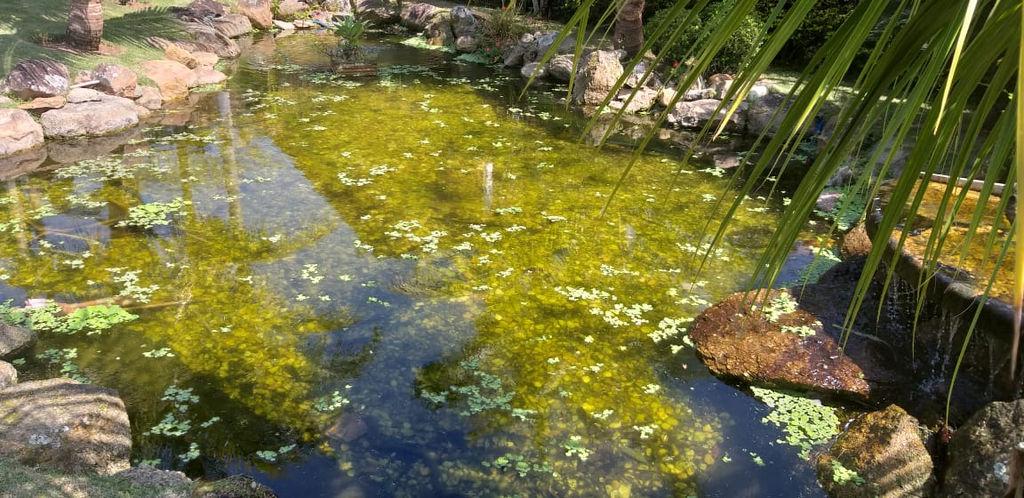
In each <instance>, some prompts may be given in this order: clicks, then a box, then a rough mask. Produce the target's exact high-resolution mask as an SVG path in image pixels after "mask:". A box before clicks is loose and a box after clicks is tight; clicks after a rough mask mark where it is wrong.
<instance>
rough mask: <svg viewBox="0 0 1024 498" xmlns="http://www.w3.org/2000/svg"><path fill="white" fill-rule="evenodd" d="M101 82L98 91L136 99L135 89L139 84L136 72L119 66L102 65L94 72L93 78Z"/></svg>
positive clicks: (97, 87) (97, 86)
mask: <svg viewBox="0 0 1024 498" xmlns="http://www.w3.org/2000/svg"><path fill="white" fill-rule="evenodd" d="M91 79H94V80H99V84H98V85H96V89H97V90H99V91H101V92H104V93H109V94H111V95H116V96H118V97H124V98H128V99H130V98H134V97H135V88H136V87H137V86H138V84H139V77H138V76H136V75H135V71H132V70H131V69H128V68H126V67H124V66H118V65H117V64H100V65H99V66H96V69H94V70H93V71H92V78H91Z"/></svg>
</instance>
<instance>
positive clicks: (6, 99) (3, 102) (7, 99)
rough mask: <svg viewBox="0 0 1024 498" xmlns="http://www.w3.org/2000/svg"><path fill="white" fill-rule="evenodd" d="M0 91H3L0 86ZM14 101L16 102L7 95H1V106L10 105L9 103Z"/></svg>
mask: <svg viewBox="0 0 1024 498" xmlns="http://www.w3.org/2000/svg"><path fill="white" fill-rule="evenodd" d="M0 91H3V88H2V87H0ZM13 103H14V101H13V100H11V98H10V97H7V96H5V95H0V107H4V106H9V105H11V104H13Z"/></svg>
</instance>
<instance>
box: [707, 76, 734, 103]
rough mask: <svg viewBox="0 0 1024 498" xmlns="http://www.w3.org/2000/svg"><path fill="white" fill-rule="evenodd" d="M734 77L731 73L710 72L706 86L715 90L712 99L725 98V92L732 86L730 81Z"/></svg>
mask: <svg viewBox="0 0 1024 498" xmlns="http://www.w3.org/2000/svg"><path fill="white" fill-rule="evenodd" d="M734 79H735V78H733V76H732V75H731V74H721V73H720V74H712V75H711V76H709V77H708V81H707V87H708V89H710V90H711V91H713V92H715V93H714V96H713V97H711V98H713V99H718V100H722V99H724V98H725V94H726V93H728V92H729V88H731V87H732V81H733V80H734Z"/></svg>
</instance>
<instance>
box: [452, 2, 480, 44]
mask: <svg viewBox="0 0 1024 498" xmlns="http://www.w3.org/2000/svg"><path fill="white" fill-rule="evenodd" d="M451 19H452V33H454V34H455V37H456V38H459V37H463V36H476V35H477V31H479V29H480V23H479V22H478V21H477V20H476V16H474V15H473V11H471V10H469V8H468V7H466V6H463V5H457V6H455V7H452V11H451Z"/></svg>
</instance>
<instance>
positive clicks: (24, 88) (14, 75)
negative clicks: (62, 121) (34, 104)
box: [2, 59, 71, 100]
mask: <svg viewBox="0 0 1024 498" xmlns="http://www.w3.org/2000/svg"><path fill="white" fill-rule="evenodd" d="M70 79H71V75H70V73H68V68H67V66H65V65H64V64H61V63H59V62H55V61H52V60H49V59H29V60H25V61H21V62H19V63H17V64H15V65H14V67H12V68H11V72H9V73H7V77H6V78H4V82H3V85H2V86H3V87H4V88H6V89H7V91H8V92H10V93H12V94H14V95H15V96H17V97H18V98H19V99H21V100H32V99H34V98H36V97H53V96H55V95H61V94H63V93H64V92H66V91H68V86H70Z"/></svg>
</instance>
